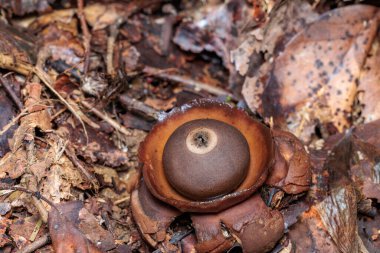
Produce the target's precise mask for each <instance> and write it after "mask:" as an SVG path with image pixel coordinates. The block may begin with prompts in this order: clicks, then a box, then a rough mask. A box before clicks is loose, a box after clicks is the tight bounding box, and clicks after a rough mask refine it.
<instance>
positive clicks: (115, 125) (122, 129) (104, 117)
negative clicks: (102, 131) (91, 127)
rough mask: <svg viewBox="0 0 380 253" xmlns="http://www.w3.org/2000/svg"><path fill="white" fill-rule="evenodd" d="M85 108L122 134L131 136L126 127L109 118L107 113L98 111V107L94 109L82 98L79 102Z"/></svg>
mask: <svg viewBox="0 0 380 253" xmlns="http://www.w3.org/2000/svg"><path fill="white" fill-rule="evenodd" d="M80 103H81V104H82V105H83V106H84V107H85V108H86V109H88V110H89V111H90V112H92V113H94V114H95V115H96V116H98V117H99V118H101V119H102V120H104V121H106V122H108V124H110V125H111V126H112V127H113V128H114V129H115V130H117V131H119V132H121V133H123V134H124V135H126V136H131V135H132V134H131V132H130V131H128V129H127V128H125V127H124V126H122V125H120V124H119V123H118V122H116V121H115V120H113V119H111V118H110V117H108V116H107V115H105V114H104V113H102V112H100V111H99V110H98V109H96V108H95V107H94V106H93V105H90V104H89V103H87V102H86V101H84V100H82V101H81V102H80Z"/></svg>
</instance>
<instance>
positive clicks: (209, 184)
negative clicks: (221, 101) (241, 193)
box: [163, 119, 250, 200]
mask: <svg viewBox="0 0 380 253" xmlns="http://www.w3.org/2000/svg"><path fill="white" fill-rule="evenodd" d="M249 155H250V152H249V146H248V143H247V141H246V140H245V138H244V136H243V135H242V134H241V133H240V132H239V130H237V129H236V128H235V127H233V126H231V125H229V124H226V123H223V122H221V121H217V120H212V119H200V120H193V121H190V122H187V123H185V124H183V125H182V126H180V127H179V128H178V129H177V130H176V131H175V132H174V133H173V134H172V135H171V136H170V138H169V140H168V142H167V143H166V145H165V149H164V153H163V164H164V170H165V174H166V178H167V179H168V181H169V183H170V184H171V185H172V187H173V188H174V189H176V190H177V191H178V192H179V193H180V194H182V195H184V196H186V197H188V198H190V199H195V200H204V199H211V198H214V197H217V196H220V195H224V194H226V193H229V192H232V191H233V190H235V189H236V188H237V187H238V186H239V185H240V184H241V182H242V181H243V180H244V178H245V176H246V174H247V169H248V166H249V161H250V156H249Z"/></svg>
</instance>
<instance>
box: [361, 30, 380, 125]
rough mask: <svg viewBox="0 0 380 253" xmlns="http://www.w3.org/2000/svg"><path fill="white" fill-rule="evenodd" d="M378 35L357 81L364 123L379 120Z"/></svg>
mask: <svg viewBox="0 0 380 253" xmlns="http://www.w3.org/2000/svg"><path fill="white" fill-rule="evenodd" d="M378 66H380V34H379V33H378V34H377V38H376V39H375V40H374V42H373V44H372V48H371V51H370V52H369V54H368V57H367V60H366V62H365V65H364V66H363V70H362V73H361V75H360V78H359V81H358V84H359V85H358V98H359V101H360V103H361V104H363V105H364V108H363V109H362V110H361V115H360V117H362V118H363V119H364V122H365V123H368V122H371V121H374V120H377V119H380V101H379V97H380V85H379V80H380V68H379V67H378Z"/></svg>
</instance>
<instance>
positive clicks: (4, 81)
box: [0, 75, 23, 111]
mask: <svg viewBox="0 0 380 253" xmlns="http://www.w3.org/2000/svg"><path fill="white" fill-rule="evenodd" d="M0 84H1V85H2V86H3V87H4V89H5V91H6V92H7V93H8V95H9V96H10V97H11V99H12V100H13V102H14V103H15V104H16V106H17V108H18V109H19V110H20V111H21V110H22V108H23V105H22V102H21V100H20V98H19V97H18V96H17V95H16V94H15V92H14V91H13V89H12V87H11V86H10V84H9V81H8V80H7V79H6V78H4V77H3V76H1V75H0Z"/></svg>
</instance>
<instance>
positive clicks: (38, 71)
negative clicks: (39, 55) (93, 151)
mask: <svg viewBox="0 0 380 253" xmlns="http://www.w3.org/2000/svg"><path fill="white" fill-rule="evenodd" d="M32 69H33V72H34V73H35V74H36V75H37V76H38V77H39V78H40V79H41V81H42V82H43V83H44V84H45V86H46V87H48V88H49V90H50V91H51V92H53V94H54V95H56V96H57V97H58V98H59V100H61V101H62V103H63V104H64V105H65V106H66V107H67V109H69V110H70V112H71V113H72V114H73V115H74V116H75V117H76V118H77V119H78V120H79V122H80V123H81V125H82V127H83V131H84V134H85V136H86V144H88V134H87V129H86V125H85V124H84V122H83V120H82V119H81V117H80V116H79V115H78V113H77V112H76V111H75V109H74V108H73V107H72V106H71V105H70V104H69V102H67V100H66V99H64V98H63V97H62V96H61V95H60V94H59V93H58V91H56V90H55V89H54V87H53V86H52V84H53V81H52V80H51V78H50V76H49V75H48V74H47V73H46V72H45V71H43V70H42V69H41V68H40V67H39V66H37V67H32Z"/></svg>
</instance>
